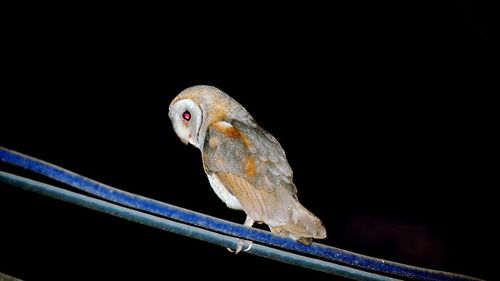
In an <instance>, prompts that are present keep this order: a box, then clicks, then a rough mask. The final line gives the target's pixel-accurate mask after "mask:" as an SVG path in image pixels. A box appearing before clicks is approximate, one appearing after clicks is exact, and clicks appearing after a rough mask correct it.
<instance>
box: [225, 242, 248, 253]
mask: <svg viewBox="0 0 500 281" xmlns="http://www.w3.org/2000/svg"><path fill="white" fill-rule="evenodd" d="M245 242H248V247H247V248H246V249H244V250H243V252H248V251H250V249H252V245H253V242H252V241H247V240H243V239H238V243H237V244H236V250H233V249H231V248H227V250H228V251H229V252H231V253H234V254H235V255H236V254H238V253H239V252H241V250H242V249H243V244H245Z"/></svg>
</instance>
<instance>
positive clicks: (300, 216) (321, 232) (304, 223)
mask: <svg viewBox="0 0 500 281" xmlns="http://www.w3.org/2000/svg"><path fill="white" fill-rule="evenodd" d="M296 204H297V205H296V207H295V208H293V211H292V215H291V218H290V220H289V221H288V222H287V223H286V224H284V225H280V226H276V227H271V232H273V233H278V234H281V235H285V236H288V237H290V238H292V239H294V240H296V241H298V242H300V243H302V244H306V245H310V244H311V243H312V239H313V238H315V239H323V238H325V237H326V229H325V227H324V226H323V223H322V222H321V220H320V219H318V218H317V217H316V216H315V215H314V214H313V213H311V212H310V211H309V210H307V209H306V208H305V207H304V206H302V205H301V204H300V203H299V202H296Z"/></svg>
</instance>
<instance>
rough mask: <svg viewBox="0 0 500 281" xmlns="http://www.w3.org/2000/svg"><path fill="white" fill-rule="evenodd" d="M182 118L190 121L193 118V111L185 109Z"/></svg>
mask: <svg viewBox="0 0 500 281" xmlns="http://www.w3.org/2000/svg"><path fill="white" fill-rule="evenodd" d="M182 118H184V120H186V121H189V120H191V113H189V111H187V110H186V111H184V113H182Z"/></svg>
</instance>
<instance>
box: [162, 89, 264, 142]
mask: <svg viewBox="0 0 500 281" xmlns="http://www.w3.org/2000/svg"><path fill="white" fill-rule="evenodd" d="M168 116H169V117H170V120H171V121H172V126H173V127H174V131H175V133H176V134H177V136H178V137H179V139H180V140H181V141H182V142H183V143H185V144H188V143H190V144H192V145H194V146H195V147H198V148H199V149H202V146H203V144H204V140H205V136H206V132H207V128H208V127H209V126H210V125H211V124H213V123H214V122H218V121H226V122H228V123H231V121H232V120H238V121H241V122H244V123H246V124H248V125H251V126H255V125H256V123H255V121H254V119H253V118H252V116H250V114H249V113H248V112H247V111H246V109H245V108H243V106H241V105H240V104H239V103H238V102H237V101H235V100H234V99H233V98H231V97H230V96H228V95H227V94H226V93H224V92H223V91H221V90H219V89H218V88H216V87H212V86H204V85H202V86H194V87H190V88H187V89H185V90H184V91H182V92H181V93H180V94H178V95H177V96H176V97H175V98H174V100H173V101H172V102H171V103H170V107H169V112H168Z"/></svg>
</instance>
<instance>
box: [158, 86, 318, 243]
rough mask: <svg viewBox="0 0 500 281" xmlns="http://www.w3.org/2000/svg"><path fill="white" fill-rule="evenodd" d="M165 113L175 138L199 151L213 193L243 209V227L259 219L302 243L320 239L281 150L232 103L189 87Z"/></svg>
mask: <svg viewBox="0 0 500 281" xmlns="http://www.w3.org/2000/svg"><path fill="white" fill-rule="evenodd" d="M168 115H169V117H170V120H171V121H172V126H173V128H174V130H175V133H176V134H177V136H178V137H179V138H180V140H181V141H182V142H184V143H185V144H188V143H190V144H192V145H194V146H195V147H197V148H199V149H200V150H201V153H202V159H203V168H204V170H205V173H206V174H207V176H208V180H209V182H210V185H211V186H212V188H213V190H214V191H215V193H216V194H217V195H218V196H219V198H220V199H221V200H222V201H223V202H224V203H226V205H227V206H228V207H229V208H232V209H237V210H243V211H244V212H245V213H246V215H247V217H246V220H245V223H244V224H245V225H246V226H252V225H253V224H254V222H263V223H265V224H267V225H268V226H269V228H270V229H271V232H274V233H278V234H281V235H285V236H288V237H291V238H292V239H294V240H297V241H299V242H301V243H303V244H306V245H309V244H311V242H312V239H313V238H317V239H321V238H325V237H326V230H325V227H324V226H323V224H322V223H321V221H320V220H319V219H318V218H317V217H316V216H315V215H313V214H312V213H311V212H310V211H309V210H307V209H306V208H305V207H304V206H302V205H301V204H300V203H299V201H298V199H297V188H296V187H295V185H294V183H293V181H292V169H291V168H290V165H289V164H288V161H287V160H286V156H285V152H284V151H283V148H281V146H280V144H279V143H278V141H277V140H276V139H275V138H274V137H273V136H272V135H271V134H270V133H268V132H267V131H265V130H264V129H262V128H261V127H259V125H257V123H256V122H255V120H254V119H253V118H252V116H250V114H249V113H248V112H247V111H246V109H245V108H244V107H243V106H242V105H240V104H239V103H238V102H237V101H235V100H234V99H232V98H231V97H230V96H228V95H227V94H226V93H224V92H222V91H221V90H219V89H217V88H215V87H212V86H194V87H190V88H187V89H185V90H184V91H182V92H181V93H180V94H179V95H177V97H175V98H174V100H173V101H172V103H171V104H170V107H169V114H168ZM240 241H241V240H240ZM239 250H241V244H238V248H237V252H238V251H239Z"/></svg>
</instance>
